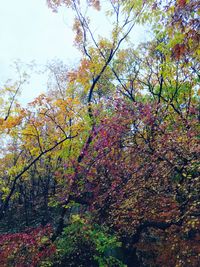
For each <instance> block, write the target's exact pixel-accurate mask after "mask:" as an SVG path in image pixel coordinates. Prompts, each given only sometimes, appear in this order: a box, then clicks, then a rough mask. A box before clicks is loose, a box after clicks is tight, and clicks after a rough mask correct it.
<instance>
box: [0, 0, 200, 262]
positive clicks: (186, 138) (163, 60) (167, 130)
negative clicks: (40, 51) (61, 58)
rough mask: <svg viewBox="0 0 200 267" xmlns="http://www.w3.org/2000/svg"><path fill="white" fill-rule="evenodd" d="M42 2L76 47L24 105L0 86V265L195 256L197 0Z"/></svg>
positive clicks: (12, 88)
mask: <svg viewBox="0 0 200 267" xmlns="http://www.w3.org/2000/svg"><path fill="white" fill-rule="evenodd" d="M47 2H48V5H49V7H50V8H52V9H53V10H54V11H58V9H59V7H60V6H63V7H66V8H69V9H70V11H72V12H73V14H74V21H73V22H72V28H73V30H74V33H75V46H76V47H78V49H79V50H80V51H81V53H82V57H81V59H80V62H79V64H78V65H77V66H76V67H73V68H70V67H66V66H65V65H64V64H63V63H62V62H52V64H49V65H48V66H47V69H48V70H49V72H50V79H49V81H48V85H47V87H48V89H49V91H48V92H47V93H46V94H42V95H40V96H38V97H37V98H36V99H35V100H34V101H32V103H29V105H27V107H25V108H22V107H21V106H20V104H19V103H18V101H17V95H18V93H19V91H20V87H21V86H22V85H23V83H24V79H22V80H19V82H16V83H13V84H9V86H8V85H6V86H5V87H3V88H1V90H0V92H1V95H2V96H1V97H0V104H1V109H0V135H1V140H2V146H1V148H0V219H1V232H3V233H4V234H3V235H1V241H0V243H1V249H0V258H1V261H2V262H1V265H2V266H33V267H35V266H51V265H52V266H102V267H103V266H126V265H127V266H132V265H134V266H152V267H153V266H159V267H162V266H166V267H168V266H169V267H171V266H177V267H179V266H180V267H190V266H191V267H196V266H199V253H200V251H199V244H198V243H199V238H200V232H199V226H200V220H199V215H200V202H199V194H200V191H199V188H200V179H199V177H200V176H199V121H200V119H199V118H200V117H199V106H198V105H199V104H198V101H199V77H200V76H199V33H198V29H199V18H198V14H199V2H198V1H193V0H192V1H164V2H163V1H151V0H149V1H140V0H138V1H132V0H128V1H121V0H115V1H114V0H108V1H78V0H66V1H64V0H63V1H62V0H60V1H53V0H48V1H47ZM104 11H105V16H107V17H109V20H110V22H111V25H110V26H111V30H110V36H100V35H99V34H98V33H97V34H96V32H95V31H93V28H92V21H91V20H90V19H89V16H90V12H104ZM94 14H96V13H94ZM136 24H139V25H144V24H148V25H149V27H150V28H151V33H152V38H151V39H150V40H149V41H147V42H145V43H140V44H139V45H138V47H136V46H134V45H133V44H132V43H131V41H132V40H131V34H132V33H134V27H135V25H136ZM129 37H130V39H129ZM87 214H90V217H88V216H87ZM47 223H51V225H52V228H50V226H46V227H42V226H41V227H38V225H39V224H41V225H46V224H47ZM30 226H32V227H33V229H32V230H30V229H29V230H27V231H25V229H26V228H27V227H30ZM13 232H18V233H13ZM117 254H123V255H122V257H118V255H117ZM51 256H52V257H51ZM122 262H123V263H122ZM31 264H32V265H31ZM124 264H126V265H124Z"/></svg>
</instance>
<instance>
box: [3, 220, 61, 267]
mask: <svg viewBox="0 0 200 267" xmlns="http://www.w3.org/2000/svg"><path fill="white" fill-rule="evenodd" d="M51 234H52V229H51V227H50V226H49V225H47V226H46V227H44V228H42V227H38V228H35V229H27V230H26V232H23V233H13V234H3V235H1V239H0V245H1V249H0V264H1V266H2V267H4V266H5V267H9V266H16V267H17V266H24V267H25V266H38V265H39V266H51V265H50V264H51V257H52V255H53V254H54V253H55V251H56V248H55V246H54V245H53V244H52V242H51V240H50V236H51Z"/></svg>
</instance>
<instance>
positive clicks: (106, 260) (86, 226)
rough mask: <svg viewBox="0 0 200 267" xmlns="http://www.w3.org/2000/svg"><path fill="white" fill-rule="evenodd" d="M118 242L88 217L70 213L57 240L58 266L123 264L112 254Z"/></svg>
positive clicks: (117, 246)
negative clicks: (91, 222)
mask: <svg viewBox="0 0 200 267" xmlns="http://www.w3.org/2000/svg"><path fill="white" fill-rule="evenodd" d="M120 246H121V244H120V242H119V241H118V240H117V238H116V237H115V236H113V235H110V234H108V233H107V230H106V229H104V228H103V227H100V226H98V225H91V224H90V222H89V221H88V219H86V218H81V217H80V216H79V215H72V218H71V221H70V224H69V225H68V226H67V227H65V228H64V231H63V233H62V235H61V237H60V238H59V239H58V241H57V251H58V258H59V263H58V266H65V264H66V265H67V266H125V265H124V264H123V263H122V262H121V261H120V260H118V259H117V258H115V257H114V256H112V254H113V252H114V251H115V249H117V248H119V247H120Z"/></svg>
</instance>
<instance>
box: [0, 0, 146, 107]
mask: <svg viewBox="0 0 200 267" xmlns="http://www.w3.org/2000/svg"><path fill="white" fill-rule="evenodd" d="M94 17H95V20H96V21H95V24H96V29H95V30H96V31H99V30H100V28H101V29H102V31H103V32H104V33H105V28H106V27H107V23H108V22H107V21H106V20H105V19H104V20H102V18H101V17H98V14H94ZM71 22H72V14H71V13H70V11H67V10H66V9H60V10H59V12H58V13H53V12H52V11H51V10H50V9H49V8H48V7H47V4H46V0H0V86H3V84H4V83H5V82H6V80H8V79H10V78H11V79H14V77H15V71H14V70H15V69H14V67H13V62H15V61H16V60H20V61H22V62H24V63H25V64H29V63H30V62H32V61H34V62H35V63H36V64H37V65H39V66H44V65H45V64H46V63H47V62H50V61H52V60H54V59H59V60H62V61H63V62H64V63H66V64H67V65H73V64H74V63H76V62H78V59H79V57H80V53H79V52H78V51H77V49H76V48H75V47H73V33H72V30H71V28H70V24H71ZM141 34H142V32H141V29H138V30H136V31H134V35H135V36H134V38H135V39H136V40H139V39H140V38H141ZM46 81H47V76H46V75H44V74H36V73H34V74H32V75H31V79H30V82H29V84H28V85H26V86H24V89H23V91H22V96H21V101H22V102H23V103H28V102H30V101H32V100H33V99H34V97H36V96H37V95H38V94H39V93H42V92H45V89H46Z"/></svg>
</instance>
